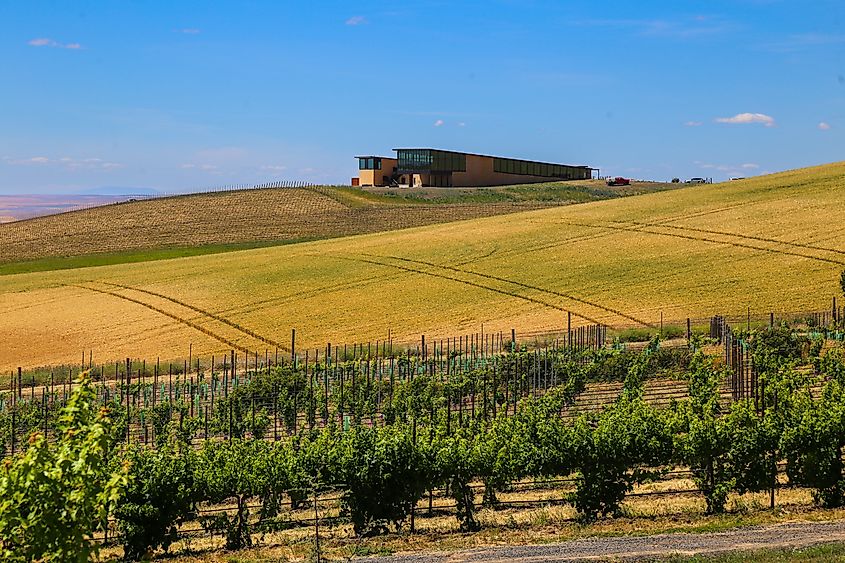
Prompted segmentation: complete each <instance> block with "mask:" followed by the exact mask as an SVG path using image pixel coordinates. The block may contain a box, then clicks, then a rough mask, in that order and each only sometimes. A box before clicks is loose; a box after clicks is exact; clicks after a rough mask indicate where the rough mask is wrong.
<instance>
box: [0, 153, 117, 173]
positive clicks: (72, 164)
mask: <svg viewBox="0 0 845 563" xmlns="http://www.w3.org/2000/svg"><path fill="white" fill-rule="evenodd" d="M3 161H4V162H7V163H9V164H13V165H16V166H60V167H62V168H65V169H67V170H112V169H114V168H121V167H122V166H123V165H122V164H120V163H118V162H107V161H105V160H103V159H102V158H71V157H69V156H62V157H59V158H48V157H46V156H32V157H29V158H18V159H13V158H8V157H4V158H3Z"/></svg>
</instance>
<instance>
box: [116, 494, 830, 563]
mask: <svg viewBox="0 0 845 563" xmlns="http://www.w3.org/2000/svg"><path fill="white" fill-rule="evenodd" d="M691 485H692V483H691V482H690V481H688V480H686V479H674V480H667V481H661V482H659V483H655V484H653V485H643V486H641V487H638V488H637V489H635V491H634V492H635V493H643V492H647V491H653V490H663V491H673V490H683V489H687V488H689V487H691ZM565 490H566V489H555V488H552V489H548V490H543V491H528V492H514V493H508V494H501V495H500V496H499V498H500V500H526V499H530V500H536V499H539V498H544V497H548V498H560V497H561V495H562V493H563V492H564V491H565ZM477 500H479V501H480V498H478V499H477ZM811 502H812V501H811V497H810V494H809V492H808V491H806V490H803V489H781V490H779V491H778V495H777V509H776V510H775V511H771V510H768V503H769V499H768V495H767V494H764V493H761V494H747V495H742V496H739V495H733V496H732V497H731V498H730V500H729V505H728V508H729V513H727V514H724V515H718V516H704V515H703V512H704V501H703V499H702V498H701V497H700V496H699V495H696V494H677V495H666V496H641V497H630V498H629V499H628V500H626V501H625V503H624V505H623V515H622V516H620V517H618V518H609V519H605V520H600V521H599V522H597V523H595V524H592V525H589V526H584V525H581V524H578V523H577V522H575V521H574V518H575V515H576V514H575V511H574V509H573V508H572V507H571V506H567V505H531V506H530V507H528V508H502V509H496V510H493V509H482V510H480V512H479V515H478V519H479V522H480V523H481V525H482V530H481V531H479V532H477V533H473V534H467V533H462V532H460V530H459V528H458V523H457V520H456V519H455V517H454V515H453V513H452V512H453V509H447V510H444V511H436V512H435V514H434V515H433V516H427V512H426V508H427V502H426V501H423V502H421V503H420V504H419V509H418V512H417V514H418V516H417V518H416V532H415V533H414V534H409V533H408V531H407V527H406V529H405V531H404V532H402V533H394V534H390V535H387V536H382V537H376V538H369V539H366V540H358V539H356V538H355V537H354V534H353V533H352V530H351V527H350V526H349V525H348V524H339V525H328V526H327V525H325V523H324V525H322V526H321V530H320V534H321V539H320V541H321V547H322V550H323V555H324V556H326V557H327V558H329V559H330V560H338V559H343V558H347V557H349V556H351V555H352V554H358V555H364V554H387V553H415V552H424V551H450V550H459V549H471V548H478V547H489V546H495V545H525V544H537V543H547V542H556V541H565V540H571V539H576V538H582V537H588V536H604V537H606V536H619V535H646V534H656V533H665V532H692V533H694V532H713V531H720V530H727V529H731V528H736V527H740V526H747V525H754V524H769V523H775V522H784V521H790V520H832V519H838V518H842V517H845V510H821V509H816V508H813V507H812V504H811ZM448 503H449V499H442V498H438V499H436V501H435V507H436V506H438V505H441V506H443V505H445V504H448ZM298 512H301V514H298V516H297V517H300V518H309V517H311V515H312V513H311V512H310V510H308V509H304V510H302V511H298ZM335 513H336V511H334V510H328V511H326V512H324V513H322V514H323V515H330V514H335ZM255 539H256V540H257V543H258V545H259V547H256V548H253V549H247V550H243V551H240V552H237V553H229V552H226V551H224V550H223V542H222V540H221V539H220V538H217V537H208V536H206V535H197V536H194V537H190V538H185V539H183V540H180V541H179V542H177V543H176V544H175V545H174V546H173V548H172V550H171V551H172V552H173V553H174V555H176V557H175V558H174V559H173V560H175V561H179V562H181V563H188V562H190V563H196V562H201V561H202V562H211V561H215V562H217V561H239V562H247V561H303V560H307V559H308V558H309V557H310V556H311V554H312V553H313V540H314V530H313V528H312V527H299V528H294V529H291V530H286V531H283V532H275V533H268V534H266V535H264V536H258V535H256V537H255ZM119 554H120V549H119V548H110V549H108V550H107V551H106V553H105V555H107V556H112V557H116V556H119Z"/></svg>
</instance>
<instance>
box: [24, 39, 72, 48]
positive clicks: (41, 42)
mask: <svg viewBox="0 0 845 563" xmlns="http://www.w3.org/2000/svg"><path fill="white" fill-rule="evenodd" d="M26 44H27V45H31V46H32V47H55V48H57V49H72V50H75V49H82V45H80V44H79V43H59V42H58V41H54V40H53V39H50V38H48V37H38V38H36V39H30V40H29V41H27V42H26Z"/></svg>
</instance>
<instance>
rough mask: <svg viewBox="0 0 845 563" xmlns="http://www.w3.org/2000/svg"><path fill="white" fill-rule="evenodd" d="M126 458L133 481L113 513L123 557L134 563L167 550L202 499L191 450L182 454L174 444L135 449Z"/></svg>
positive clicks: (193, 455)
mask: <svg viewBox="0 0 845 563" xmlns="http://www.w3.org/2000/svg"><path fill="white" fill-rule="evenodd" d="M126 458H127V460H128V461H129V463H130V467H131V474H132V479H131V481H130V484H129V486H128V487H127V488H126V490H125V491H124V492H123V495H122V496H121V498H120V502H119V504H118V507H117V509H116V510H115V513H114V514H115V517H116V518H117V521H118V529H119V530H120V534H121V539H122V541H123V553H124V557H125V558H126V559H127V560H130V561H135V560H138V559H141V558H142V557H144V556H145V555H146V554H148V553H149V552H152V551H155V550H156V549H158V548H159V547H162V548H164V549H165V551H166V550H167V549H168V548H169V547H170V544H171V543H173V542H174V541H175V540H176V539H177V527H178V525H179V524H180V523H181V522H184V521H186V520H188V519H190V518H192V517H193V516H194V514H195V513H194V506H195V503H196V502H197V501H199V500H200V499H199V494H198V493H199V491H198V490H197V487H196V484H195V482H194V467H193V466H194V465H195V463H196V460H195V454H193V452H192V451H191V450H186V451H185V452H179V451H178V450H177V449H176V448H175V447H174V446H173V445H172V443H171V444H165V445H164V446H162V447H160V448H159V449H156V450H151V449H147V448H141V447H134V448H133V449H131V450H130V451H129V452H128V454H127V456H126Z"/></svg>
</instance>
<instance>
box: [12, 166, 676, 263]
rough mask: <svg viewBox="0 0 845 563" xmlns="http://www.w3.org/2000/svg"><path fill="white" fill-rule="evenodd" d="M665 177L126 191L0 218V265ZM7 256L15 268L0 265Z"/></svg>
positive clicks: (164, 254)
mask: <svg viewBox="0 0 845 563" xmlns="http://www.w3.org/2000/svg"><path fill="white" fill-rule="evenodd" d="M671 187H672V186H671V184H659V183H643V182H640V183H636V184H635V185H634V186H631V187H617V188H608V187H607V186H605V185H604V183H603V182H601V181H599V180H593V181H587V182H557V183H548V184H535V185H530V186H510V187H508V186H505V187H499V188H484V189H478V188H476V189H443V188H427V189H412V190H408V189H405V190H399V189H392V190H391V189H380V190H375V191H363V190H360V189H350V188H340V187H307V188H271V189H248V190H238V191H224V192H213V193H201V194H191V195H185V196H176V197H165V198H159V199H151V200H137V201H134V200H133V201H126V200H125V198H124V200H123V201H122V202H119V203H117V204H112V205H104V206H100V207H94V208H90V209H85V210H80V211H73V212H68V213H61V214H56V215H49V216H43V217H36V218H33V219H28V220H24V221H18V222H14V223H8V224H2V225H0V245H1V246H2V249H3V251H2V252H0V273H9V272H19V271H35V270H50V269H55V268H67V267H78V266H81V265H82V266H84V265H101V264H113V263H124V262H137V261H146V260H151V259H155V258H172V257H174V256H179V255H196V254H210V253H219V252H223V251H231V250H241V249H244V248H251V247H258V246H268V245H273V244H289V243H291V242H301V241H305V240H318V239H325V238H333V237H342V236H348V235H353V234H362V233H374V232H380V231H389V230H394V229H399V228H405V227H416V226H421V225H430V224H434V223H446V222H449V221H456V220H463V219H472V218H476V217H487V216H493V215H501V214H505V213H513V212H516V211H525V210H530V209H540V208H543V207H551V206H557V205H567V204H571V203H581V202H585V201H595V200H601V199H609V198H616V197H621V196H625V195H631V194H636V193H647V192H653V191H660V190H665V189H669V188H671ZM0 215H3V212H2V208H0ZM86 258H88V259H86ZM33 261H38V262H36V263H32V262H33ZM21 262H30V263H29V264H20V263H21ZM13 263H14V264H16V266H14V267H13V268H8V267H6V268H4V267H2V266H3V265H8V264H13Z"/></svg>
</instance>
